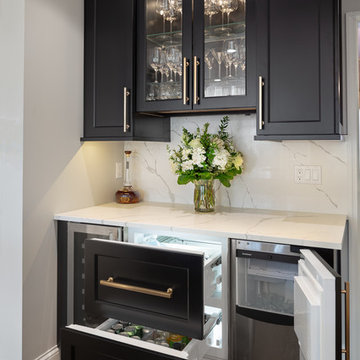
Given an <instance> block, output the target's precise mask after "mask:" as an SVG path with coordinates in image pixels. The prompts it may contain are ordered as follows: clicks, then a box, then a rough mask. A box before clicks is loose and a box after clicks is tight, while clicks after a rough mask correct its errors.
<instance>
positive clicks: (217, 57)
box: [210, 48, 223, 81]
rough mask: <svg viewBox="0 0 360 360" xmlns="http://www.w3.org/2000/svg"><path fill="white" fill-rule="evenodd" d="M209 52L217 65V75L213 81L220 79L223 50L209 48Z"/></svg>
mask: <svg viewBox="0 0 360 360" xmlns="http://www.w3.org/2000/svg"><path fill="white" fill-rule="evenodd" d="M210 51H211V54H212V55H213V56H214V59H215V60H216V62H217V63H218V65H219V77H218V78H216V79H214V81H221V63H222V61H223V52H222V51H218V50H215V49H214V48H211V50H210Z"/></svg>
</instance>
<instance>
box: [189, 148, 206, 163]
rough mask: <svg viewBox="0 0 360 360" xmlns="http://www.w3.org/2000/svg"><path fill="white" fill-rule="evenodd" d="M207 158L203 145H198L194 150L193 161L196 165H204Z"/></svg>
mask: <svg viewBox="0 0 360 360" xmlns="http://www.w3.org/2000/svg"><path fill="white" fill-rule="evenodd" d="M205 160H206V156H205V149H204V148H203V147H198V148H196V149H194V150H193V153H192V161H193V163H194V165H197V166H198V167H203V165H202V163H203V162H204V161H205Z"/></svg>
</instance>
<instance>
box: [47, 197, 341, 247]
mask: <svg viewBox="0 0 360 360" xmlns="http://www.w3.org/2000/svg"><path fill="white" fill-rule="evenodd" d="M54 218H55V220H64V221H72V222H82V223H91V224H102V225H113V226H129V227H130V226H135V227H146V228H148V229H149V230H158V231H173V232H186V233H194V234H203V235H208V236H217V237H224V238H238V239H246V240H257V241H264V242H275V243H281V244H290V245H299V246H310V247H322V248H331V249H338V250H340V249H341V248H342V243H343V239H344V234H345V229H346V221H347V220H346V219H347V218H346V216H345V215H333V214H317V213H305V212H286V211H269V210H253V209H234V208H221V209H216V212H214V213H207V214H204V213H195V211H194V210H193V206H189V205H179V204H176V205H173V204H161V203H146V202H141V203H138V204H131V205H121V204H117V203H109V204H104V205H99V206H93V207H89V208H84V209H79V210H74V211H68V212H64V213H59V214H56V215H55V217H54Z"/></svg>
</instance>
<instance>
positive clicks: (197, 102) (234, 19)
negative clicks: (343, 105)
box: [136, 0, 256, 113]
mask: <svg viewBox="0 0 360 360" xmlns="http://www.w3.org/2000/svg"><path fill="white" fill-rule="evenodd" d="M222 3H224V5H223V6H224V7H223V8H222V7H221V5H219V6H214V5H213V3H212V2H210V1H208V2H204V1H203V0H197V1H192V0H182V1H179V0H174V1H170V2H169V1H162V0H139V2H138V11H137V21H138V35H137V45H138V59H137V60H138V61H137V75H138V76H137V85H136V86H137V101H136V110H137V111H139V112H158V113H161V112H169V113H177V112H180V113H185V112H186V113H189V112H202V111H221V110H244V109H254V108H255V106H256V86H255V85H256V83H255V66H256V63H255V61H254V60H255V51H256V47H255V41H254V40H255V19H254V2H253V1H252V0H249V1H248V4H247V6H246V7H245V2H242V1H239V0H232V1H229V2H226V4H225V2H219V4H222ZM229 4H230V5H229ZM225 5H226V6H225ZM212 6H213V8H211V7H212Z"/></svg>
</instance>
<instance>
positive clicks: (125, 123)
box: [124, 86, 130, 133]
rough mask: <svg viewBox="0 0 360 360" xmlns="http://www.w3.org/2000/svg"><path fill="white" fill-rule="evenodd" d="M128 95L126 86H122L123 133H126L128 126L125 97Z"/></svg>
mask: <svg viewBox="0 0 360 360" xmlns="http://www.w3.org/2000/svg"><path fill="white" fill-rule="evenodd" d="M129 95H130V91H128V89H127V87H126V86H125V87H124V133H126V132H127V131H128V129H129V127H130V125H128V123H127V97H128V96H129Z"/></svg>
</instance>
